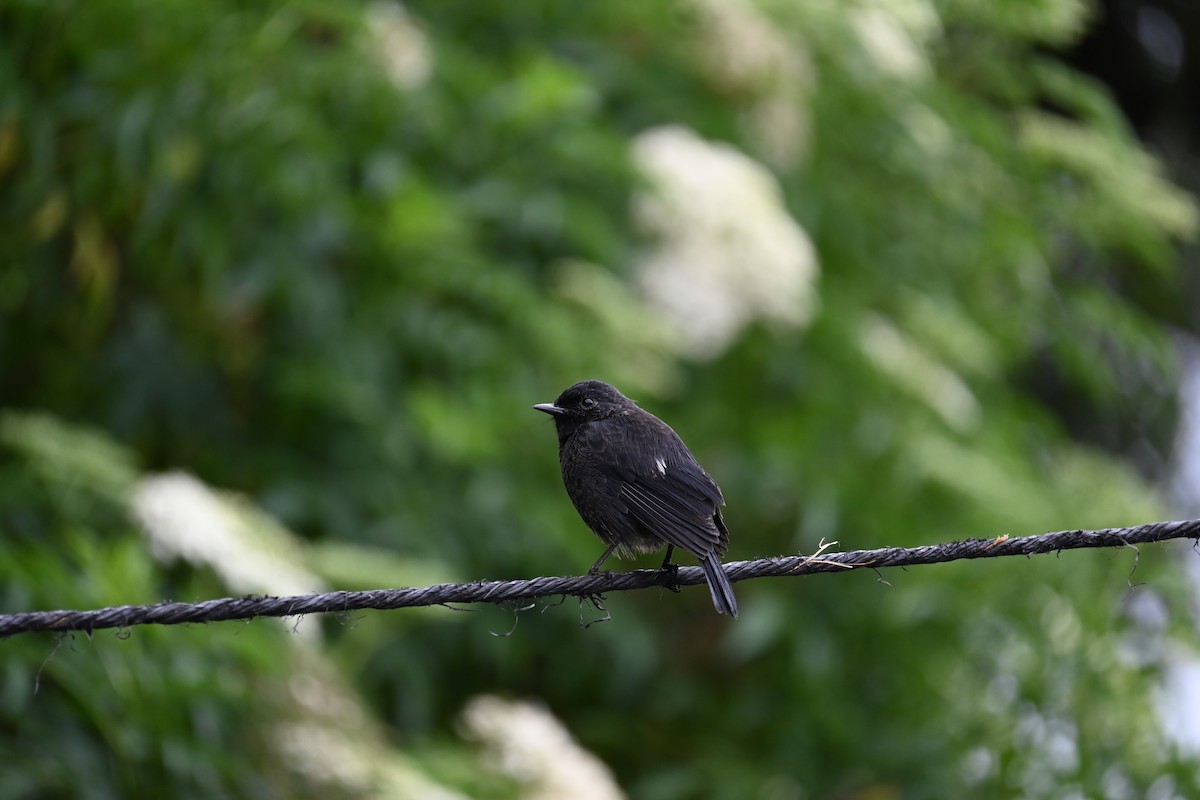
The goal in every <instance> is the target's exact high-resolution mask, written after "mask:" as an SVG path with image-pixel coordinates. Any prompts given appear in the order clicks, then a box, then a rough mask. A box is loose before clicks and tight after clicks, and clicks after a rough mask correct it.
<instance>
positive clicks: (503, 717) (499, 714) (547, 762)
mask: <svg viewBox="0 0 1200 800" xmlns="http://www.w3.org/2000/svg"><path fill="white" fill-rule="evenodd" d="M462 720H463V725H464V727H465V729H466V734H467V735H468V736H469V737H470V738H472V739H476V740H478V741H480V742H482V743H483V745H484V747H485V750H486V754H487V757H488V758H489V759H490V760H491V761H492V764H493V766H494V767H495V768H496V769H497V770H498V771H499V772H501V773H503V774H504V775H507V776H508V777H509V778H512V779H513V780H515V781H517V782H518V783H520V784H522V785H523V787H524V788H525V791H523V792H522V793H521V797H522V798H524V800H559V798H563V797H572V798H576V800H621V798H623V797H624V796H625V795H624V793H623V792H622V791H621V789H620V788H619V787H618V786H617V783H616V781H615V780H614V779H613V775H612V772H611V771H609V769H608V767H607V766H605V765H604V763H603V762H601V761H600V760H599V759H598V758H596V757H595V756H594V755H592V754H591V753H589V752H588V751H586V750H584V749H583V748H582V747H580V746H579V744H578V743H577V742H576V741H575V740H574V739H573V738H571V734H570V733H569V732H568V731H567V730H566V729H565V728H564V727H563V726H562V723H561V722H559V721H558V720H557V719H555V717H554V715H552V714H551V713H550V712H549V711H547V710H546V709H544V708H542V707H541V706H536V705H533V704H531V703H524V702H519V701H511V700H503V699H501V698H499V697H494V696H491V695H481V696H479V697H475V698H473V699H472V700H471V701H470V702H469V703H468V704H467V707H466V708H465V709H464V710H463V715H462Z"/></svg>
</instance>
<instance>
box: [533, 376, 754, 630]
mask: <svg viewBox="0 0 1200 800" xmlns="http://www.w3.org/2000/svg"><path fill="white" fill-rule="evenodd" d="M534 408H536V409H537V410H538V411H544V412H546V413H547V414H550V415H552V416H553V417H554V424H555V427H556V428H557V429H558V460H559V464H560V466H561V467H562V476H563V484H564V485H565V486H566V487H567V494H568V495H570V497H571V501H572V502H573V503H575V508H576V510H578V511H579V516H581V517H583V521H584V522H586V523H587V526H588V527H589V528H591V529H592V530H593V531H594V532H595V533H596V535H597V536H599V537H600V538H601V539H602V540H604V543H605V544H607V545H608V549H607V550H605V551H604V554H603V555H602V556H600V559H599V560H598V561H597V562H596V563H595V564H594V565H593V566H592V570H591V571H592V572H596V571H598V570H599V569H600V565H601V564H603V563H604V561H605V559H607V558H608V557H609V556H610V555H612V553H613V552H616V554H617V555H618V556H619V557H622V558H625V557H628V556H633V555H638V554H641V553H651V552H654V551H655V550H659V549H661V548H662V547H663V546H664V545H666V546H667V557H666V559H664V560H663V567H664V568H667V567H668V566H669V564H670V560H671V553H672V552H673V551H674V549H675V548H676V547H678V548H680V549H682V550H686V551H687V552H689V553H691V554H692V555H694V556H696V558H698V559H700V566H701V567H702V568H703V569H704V577H705V578H706V579H707V581H708V588H709V591H710V592H711V593H712V600H713V605H714V606H715V607H716V609H717V611H718V612H720V613H722V614H729V615H731V616H732V617H733V618H734V619H736V618H737V615H738V607H737V600H736V598H734V596H733V587H732V586H731V585H730V584H729V579H728V578H727V577H726V576H725V572H724V571H723V570H722V569H721V556H723V555H725V550H726V549H727V548H728V547H729V531H728V530H727V529H726V528H725V522H724V520H722V519H721V506H723V505H724V504H725V498H724V497H722V496H721V489H720V487H718V486H717V483H716V481H714V480H713V479H712V478H710V477H709V475H708V473H707V472H705V471H704V468H703V467H701V466H700V464H698V463H697V462H696V458H695V457H694V456H693V455H692V453H691V451H690V450H688V449H687V445H685V444H684V443H683V440H682V439H680V438H679V436H678V434H676V433H675V431H673V430H671V427H670V426H669V425H667V424H666V423H665V422H663V421H662V420H660V419H659V418H658V417H656V416H654V415H653V414H651V413H650V412H648V411H643V410H642V409H640V408H638V407H637V405H636V404H635V403H634V402H633V401H632V400H630V399H629V398H628V397H626V396H625V395H623V394H621V393H620V392H618V391H617V390H616V389H615V388H613V387H612V386H609V385H608V384H607V383H604V382H602V381H583V382H582V383H577V384H575V385H574V386H572V387H571V388H569V389H567V390H566V391H565V392H563V393H562V394H560V395H559V396H558V399H557V400H555V401H554V402H553V403H542V404H539V405H536V406H534Z"/></svg>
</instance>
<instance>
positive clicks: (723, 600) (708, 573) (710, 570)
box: [700, 553, 738, 619]
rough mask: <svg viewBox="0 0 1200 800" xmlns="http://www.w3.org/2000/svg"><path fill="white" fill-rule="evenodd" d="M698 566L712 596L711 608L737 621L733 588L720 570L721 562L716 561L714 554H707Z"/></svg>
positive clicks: (736, 606)
mask: <svg viewBox="0 0 1200 800" xmlns="http://www.w3.org/2000/svg"><path fill="white" fill-rule="evenodd" d="M700 566H701V568H703V569H704V579H705V580H706V581H708V591H709V592H710V593H711V594H712V601H713V607H714V608H716V609H717V613H718V614H728V615H729V616H731V617H733V618H734V619H737V616H738V605H737V598H736V597H734V596H733V586H732V585H730V583H729V578H727V577H725V570H723V569H721V562H720V561H719V560H717V556H716V554H715V553H709V554H708V555H706V556H705V557H704V558H702V559H700Z"/></svg>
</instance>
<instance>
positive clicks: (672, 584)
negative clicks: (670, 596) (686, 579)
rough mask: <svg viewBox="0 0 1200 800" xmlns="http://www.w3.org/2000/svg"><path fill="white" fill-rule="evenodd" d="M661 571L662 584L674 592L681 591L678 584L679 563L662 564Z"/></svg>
mask: <svg viewBox="0 0 1200 800" xmlns="http://www.w3.org/2000/svg"><path fill="white" fill-rule="evenodd" d="M662 572H664V573H666V574H665V575H664V580H663V586H666V587H667V588H668V589H670V590H671V591H672V592H675V594H679V592H680V591H681V589H680V586H679V565H678V564H663V565H662Z"/></svg>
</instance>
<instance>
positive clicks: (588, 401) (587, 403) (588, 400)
mask: <svg viewBox="0 0 1200 800" xmlns="http://www.w3.org/2000/svg"><path fill="white" fill-rule="evenodd" d="M594 405H596V398H594V397H585V398H583V407H584V408H591V407H592V406H594Z"/></svg>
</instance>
